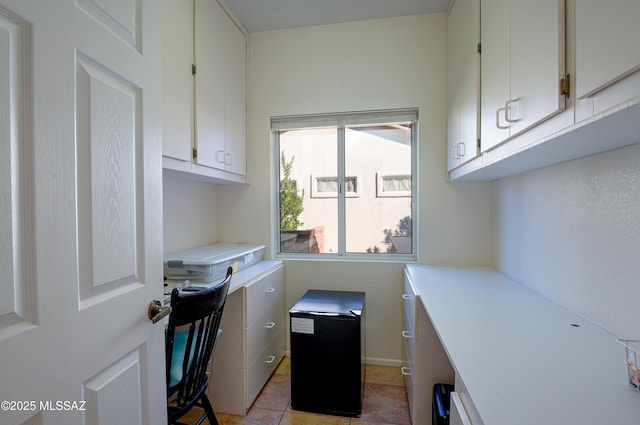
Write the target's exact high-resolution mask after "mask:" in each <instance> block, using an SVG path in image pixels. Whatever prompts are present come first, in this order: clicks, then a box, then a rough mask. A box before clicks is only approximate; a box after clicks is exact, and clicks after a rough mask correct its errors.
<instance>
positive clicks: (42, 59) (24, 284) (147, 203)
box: [0, 0, 166, 425]
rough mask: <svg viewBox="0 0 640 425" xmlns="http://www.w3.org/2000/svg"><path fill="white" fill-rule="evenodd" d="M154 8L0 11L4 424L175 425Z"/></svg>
mask: <svg viewBox="0 0 640 425" xmlns="http://www.w3.org/2000/svg"><path fill="white" fill-rule="evenodd" d="M159 12H160V10H159V4H157V2H155V1H151V0H149V1H147V0H109V1H106V0H94V1H81V0H78V1H73V0H64V1H62V0H60V1H56V2H51V1H47V0H37V1H35V0H34V1H29V2H25V1H23V0H0V46H1V47H2V49H0V69H2V70H3V72H2V73H1V74H0V90H1V91H2V96H1V97H0V99H1V100H0V112H2V113H1V114H0V116H2V117H4V118H0V120H2V119H5V120H7V121H8V122H6V123H5V122H3V123H2V124H3V125H2V126H1V130H0V151H1V152H2V155H1V157H0V169H1V170H0V173H2V179H1V181H0V199H1V200H2V203H1V206H0V209H1V212H2V214H1V215H0V249H1V250H0V265H1V266H2V270H3V274H2V276H0V290H2V291H4V292H3V296H2V300H1V301H0V341H1V343H0V364H2V365H3V367H2V368H0V382H3V383H11V384H10V385H5V384H3V385H1V386H0V400H16V401H17V400H21V401H29V402H33V405H32V407H33V408H29V409H17V410H2V411H0V423H2V424H7V425H14V424H23V423H37V424H45V425H49V424H78V425H79V424H122V423H131V424H148V425H151V424H158V423H165V422H166V409H165V403H166V398H165V396H166V394H165V382H164V381H165V378H164V335H163V329H162V326H161V325H155V326H154V325H153V324H152V323H151V321H149V320H148V318H147V308H148V305H149V302H150V301H151V300H152V299H162V298H161V297H163V295H162V292H163V289H162V274H161V273H162V221H161V214H160V213H156V212H157V211H162V198H161V193H162V192H161V184H162V178H161V171H162V170H161V120H160V117H161V115H160V79H159V75H160V73H159V69H160V53H159V52H160V49H159V47H160V46H159V42H160V13H159ZM143 28H144V31H143ZM5 47H6V48H5ZM143 47H144V48H143ZM5 71H6V72H5ZM5 93H7V94H8V95H7V96H5ZM4 124H7V125H4ZM5 154H6V155H5ZM5 267H6V268H5ZM5 270H8V271H9V273H4V271H5ZM5 294H11V295H12V296H10V297H5V296H4V295H5ZM56 402H68V403H73V402H75V403H76V407H77V408H76V409H71V410H64V411H60V410H59V409H57V408H56ZM84 402H86V403H84ZM80 406H83V407H84V409H81V408H80Z"/></svg>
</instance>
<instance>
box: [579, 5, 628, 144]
mask: <svg viewBox="0 0 640 425" xmlns="http://www.w3.org/2000/svg"><path fill="white" fill-rule="evenodd" d="M639 17H640V1H638V0H612V1H609V2H599V1H594V0H580V1H576V2H575V19H576V41H575V44H576V122H580V121H584V120H588V119H594V118H596V119H598V118H601V117H606V116H609V115H611V114H614V113H616V112H618V111H619V110H621V109H625V108H628V107H630V106H636V107H637V105H638V103H640V72H638V70H640V48H638V45H639V43H640V26H639V25H638V23H637V20H638V18H639ZM618 128H619V126H618ZM635 131H636V129H635V128H634V129H631V131H624V132H622V131H621V132H620V133H621V134H625V133H633V132H635ZM614 134H615V133H614ZM636 134H637V133H636ZM636 141H638V139H636ZM620 142H624V139H622V140H620ZM612 143H613V142H612ZM616 144H617V143H616Z"/></svg>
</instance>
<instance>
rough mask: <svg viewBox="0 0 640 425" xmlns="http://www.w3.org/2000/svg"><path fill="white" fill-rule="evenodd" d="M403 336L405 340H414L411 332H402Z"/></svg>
mask: <svg viewBox="0 0 640 425" xmlns="http://www.w3.org/2000/svg"><path fill="white" fill-rule="evenodd" d="M402 336H403V337H404V338H413V332H411V331H402Z"/></svg>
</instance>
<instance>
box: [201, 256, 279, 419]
mask: <svg viewBox="0 0 640 425" xmlns="http://www.w3.org/2000/svg"><path fill="white" fill-rule="evenodd" d="M263 263H265V262H263ZM268 263H272V264H273V265H272V267H270V268H267V269H266V270H265V271H264V273H262V274H260V275H259V276H257V277H256V278H255V279H253V280H252V281H249V282H247V283H246V284H245V285H244V286H243V287H242V288H241V289H238V290H236V291H234V292H233V293H231V294H229V296H228V298H227V302H226V305H225V308H224V313H223V315H222V322H221V324H220V328H221V329H222V334H221V336H220V338H219V339H218V342H217V343H216V344H217V345H216V348H215V350H214V353H213V364H212V372H211V382H210V383H209V389H208V394H209V400H211V403H212V405H213V409H214V410H215V411H216V412H225V413H232V414H237V415H244V414H246V413H247V411H248V410H249V408H250V407H251V404H252V403H253V402H254V400H255V399H256V397H257V396H258V394H259V393H260V391H261V390H262V388H263V387H264V385H265V384H266V382H267V381H268V380H269V377H270V376H271V374H272V373H273V372H274V371H275V369H276V367H277V366H278V363H280V361H281V360H282V358H283V357H284V352H285V299H284V266H283V264H282V262H280V261H269V262H268ZM232 279H233V278H232Z"/></svg>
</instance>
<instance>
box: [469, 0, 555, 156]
mask: <svg viewBox="0 0 640 425" xmlns="http://www.w3.org/2000/svg"><path fill="white" fill-rule="evenodd" d="M564 31H565V29H564V1H563V0H539V1H535V2H532V1H527V0H483V1H482V13H481V43H482V47H481V48H482V56H481V91H482V96H481V150H482V151H483V152H484V151H487V150H488V149H491V148H492V147H494V146H496V145H498V144H500V143H502V142H504V141H506V140H508V139H509V138H512V137H514V136H516V135H518V134H520V133H522V132H524V131H525V130H527V129H529V128H531V127H533V126H535V125H537V124H539V123H541V122H543V121H545V120H547V119H548V118H550V117H552V116H554V115H556V114H557V113H559V112H560V111H562V110H563V109H564V108H565V99H566V97H565V95H563V94H562V93H561V88H560V86H561V80H562V79H563V78H565V75H566V74H565V36H564V34H565V32H564Z"/></svg>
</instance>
